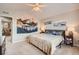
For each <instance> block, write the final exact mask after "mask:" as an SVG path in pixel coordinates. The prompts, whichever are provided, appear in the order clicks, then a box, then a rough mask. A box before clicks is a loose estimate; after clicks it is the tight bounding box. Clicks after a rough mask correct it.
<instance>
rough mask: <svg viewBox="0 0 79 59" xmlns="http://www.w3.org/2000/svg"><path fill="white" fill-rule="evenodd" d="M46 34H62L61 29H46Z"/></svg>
mask: <svg viewBox="0 0 79 59" xmlns="http://www.w3.org/2000/svg"><path fill="white" fill-rule="evenodd" d="M45 33H46V34H52V35H62V33H63V31H59V30H46V32H45Z"/></svg>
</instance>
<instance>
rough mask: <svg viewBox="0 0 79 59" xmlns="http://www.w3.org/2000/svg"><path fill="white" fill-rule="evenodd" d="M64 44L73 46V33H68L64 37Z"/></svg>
mask: <svg viewBox="0 0 79 59" xmlns="http://www.w3.org/2000/svg"><path fill="white" fill-rule="evenodd" d="M64 43H65V44H66V45H71V46H73V32H72V31H70V32H69V33H68V35H66V36H65V39H64Z"/></svg>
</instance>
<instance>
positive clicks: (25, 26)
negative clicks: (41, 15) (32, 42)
mask: <svg viewBox="0 0 79 59" xmlns="http://www.w3.org/2000/svg"><path fill="white" fill-rule="evenodd" d="M37 30H38V28H37V22H36V21H35V20H33V19H25V20H22V19H17V33H32V32H36V31H37Z"/></svg>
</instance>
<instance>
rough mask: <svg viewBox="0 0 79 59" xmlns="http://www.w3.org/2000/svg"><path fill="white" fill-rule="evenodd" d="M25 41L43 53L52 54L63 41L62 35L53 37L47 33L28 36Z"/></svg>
mask: <svg viewBox="0 0 79 59" xmlns="http://www.w3.org/2000/svg"><path fill="white" fill-rule="evenodd" d="M27 39H28V40H27V41H28V42H29V43H30V44H32V45H34V46H36V47H37V48H39V49H40V50H41V51H43V52H44V53H46V54H48V55H50V54H54V52H55V50H56V47H57V46H58V45H59V44H60V43H61V42H62V41H63V40H64V38H63V36H62V35H53V34H47V33H36V34H34V35H29V36H28V37H27Z"/></svg>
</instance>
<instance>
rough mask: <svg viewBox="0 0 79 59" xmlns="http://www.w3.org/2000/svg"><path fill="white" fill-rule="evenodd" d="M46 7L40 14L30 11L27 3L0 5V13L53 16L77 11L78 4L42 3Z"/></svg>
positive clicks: (30, 8)
mask: <svg viewBox="0 0 79 59" xmlns="http://www.w3.org/2000/svg"><path fill="white" fill-rule="evenodd" d="M43 4H45V5H46V7H43V8H41V12H39V11H38V12H35V11H32V7H29V6H27V3H0V13H3V12H4V11H5V12H4V13H7V14H8V13H11V14H17V13H25V14H27V13H28V14H32V15H35V16H36V14H35V13H39V14H40V15H41V16H46V17H47V16H54V15H59V14H62V13H66V12H70V11H73V10H76V9H79V4H72V3H43Z"/></svg>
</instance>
